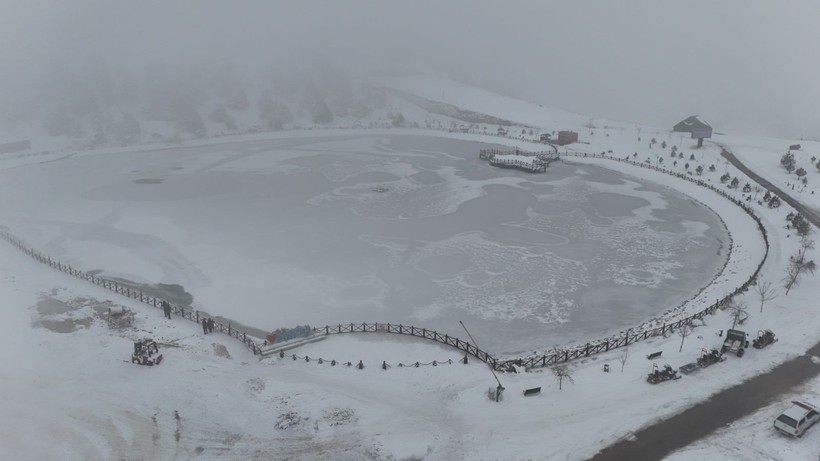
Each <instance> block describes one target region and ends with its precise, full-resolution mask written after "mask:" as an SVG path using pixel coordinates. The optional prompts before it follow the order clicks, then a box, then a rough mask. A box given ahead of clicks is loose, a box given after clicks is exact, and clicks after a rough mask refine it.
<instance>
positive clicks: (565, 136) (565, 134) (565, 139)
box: [555, 131, 578, 146]
mask: <svg viewBox="0 0 820 461" xmlns="http://www.w3.org/2000/svg"><path fill="white" fill-rule="evenodd" d="M574 142H578V133H577V132H575V131H559V132H558V141H556V142H555V144H558V145H559V146H564V145H566V144H572V143H574Z"/></svg>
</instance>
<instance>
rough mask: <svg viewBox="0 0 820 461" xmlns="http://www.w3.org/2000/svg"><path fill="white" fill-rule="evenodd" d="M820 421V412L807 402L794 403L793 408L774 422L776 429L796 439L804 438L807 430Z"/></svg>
mask: <svg viewBox="0 0 820 461" xmlns="http://www.w3.org/2000/svg"><path fill="white" fill-rule="evenodd" d="M818 420H820V411H818V409H817V407H815V406H814V405H811V404H808V403H806V402H798V401H792V406H791V407H789V408H788V409H787V410H786V411H784V412H783V413H781V414H780V416H778V417H777V419H775V420H774V428H775V429H777V430H778V431H780V432H782V433H784V434H787V435H791V436H794V437H803V434H804V433H805V432H806V430H807V429H808V428H810V427H812V426H814V424H815V423H817V421H818Z"/></svg>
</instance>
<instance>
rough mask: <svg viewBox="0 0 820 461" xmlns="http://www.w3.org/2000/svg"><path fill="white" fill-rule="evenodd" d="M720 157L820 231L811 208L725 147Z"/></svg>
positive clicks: (817, 217) (818, 221) (817, 220)
mask: <svg viewBox="0 0 820 461" xmlns="http://www.w3.org/2000/svg"><path fill="white" fill-rule="evenodd" d="M720 155H721V156H723V158H725V159H726V160H728V161H729V162H731V164H732V165H733V166H734V167H735V168H737V169H738V170H740V171H742V172H743V174H745V175H746V176H748V177H750V178H752V179H753V180H754V181H755V182H756V183H758V184H760V185H761V186H763V187H764V188H766V189H767V190H768V191H770V192H772V193H773V194H776V195H777V196H778V197H780V198H781V199H783V201H784V202H786V203H788V204H789V205H791V206H792V207H793V208H794V209H795V210H797V211H798V212H800V214H802V215H803V216H805V217H806V219H808V220H809V222H811V223H812V224H814V227H817V228H819V229H820V216H819V215H818V214H817V212H816V211H814V210H812V209H811V208H809V207H807V206H805V205H803V204H802V203H800V202H798V201H797V200H795V199H794V198H792V197H791V196H790V195H789V194H787V193H785V192H783V191H782V190H781V189H780V188H779V187H777V186H775V185H774V184H772V183H771V182H769V181H767V180H766V179H764V178H761V177H760V175H758V174H756V173H755V172H754V171H752V170H751V169H749V168H748V167H747V166H746V165H744V164H743V162H741V161H740V160H739V159H738V158H737V157H735V155H734V154H733V153H731V152H730V151H728V150H726V148H725V147H724V148H722V149H721V153H720Z"/></svg>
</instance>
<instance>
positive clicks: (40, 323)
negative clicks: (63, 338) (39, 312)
mask: <svg viewBox="0 0 820 461" xmlns="http://www.w3.org/2000/svg"><path fill="white" fill-rule="evenodd" d="M93 322H94V319H92V318H91V317H85V318H81V319H65V320H51V319H41V320H37V321H36V322H34V326H35V327H40V328H45V329H47V330H49V331H53V332H54V333H73V332H75V331H77V330H78V329H80V327H83V328H88V327H89V326H91V323H93Z"/></svg>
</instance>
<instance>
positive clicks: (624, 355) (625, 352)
mask: <svg viewBox="0 0 820 461" xmlns="http://www.w3.org/2000/svg"><path fill="white" fill-rule="evenodd" d="M628 358H629V348H628V347H625V348H623V349H621V352H619V353H618V361H619V362H621V373H623V372H624V366H625V365H626V361H627V359H628Z"/></svg>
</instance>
